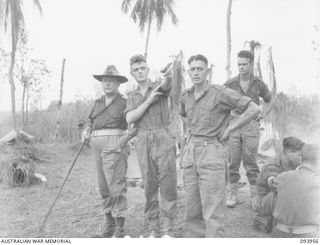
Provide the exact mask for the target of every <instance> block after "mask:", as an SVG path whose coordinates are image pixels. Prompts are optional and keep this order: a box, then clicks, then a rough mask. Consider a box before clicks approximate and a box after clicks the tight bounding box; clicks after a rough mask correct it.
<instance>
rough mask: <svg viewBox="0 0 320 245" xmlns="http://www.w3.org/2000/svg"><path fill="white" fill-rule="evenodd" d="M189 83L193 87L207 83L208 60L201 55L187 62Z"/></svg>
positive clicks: (194, 56) (192, 57)
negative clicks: (190, 82)
mask: <svg viewBox="0 0 320 245" xmlns="http://www.w3.org/2000/svg"><path fill="white" fill-rule="evenodd" d="M188 64H189V70H188V73H189V75H190V78H191V81H192V83H193V84H194V85H198V84H202V83H204V82H206V81H207V76H208V74H209V73H210V69H208V59H207V58H206V57H205V56H203V55H202V54H197V55H193V56H191V57H190V58H189V60H188Z"/></svg>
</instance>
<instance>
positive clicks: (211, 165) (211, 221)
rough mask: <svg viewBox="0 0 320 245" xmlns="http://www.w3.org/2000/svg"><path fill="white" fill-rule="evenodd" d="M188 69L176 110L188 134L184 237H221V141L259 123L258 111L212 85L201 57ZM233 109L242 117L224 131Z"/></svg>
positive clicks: (223, 184) (223, 190)
mask: <svg viewBox="0 0 320 245" xmlns="http://www.w3.org/2000/svg"><path fill="white" fill-rule="evenodd" d="M188 64H189V70H188V72H189V75H190V77H191V80H192V83H193V86H192V87H191V88H189V89H187V90H185V91H184V92H183V93H182V98H181V108H180V114H181V116H182V117H183V118H185V119H184V120H185V121H186V122H187V126H188V130H189V135H188V140H187V144H186V146H185V147H184V150H183V155H182V161H181V162H182V166H183V168H184V187H185V192H186V196H185V209H186V210H185V220H186V224H185V227H184V237H223V236H224V228H223V220H224V217H225V212H226V186H227V167H228V166H227V155H226V152H225V149H224V148H225V147H224V141H225V140H226V139H227V138H228V136H229V135H230V133H231V132H232V131H234V130H237V129H239V128H241V127H243V126H244V125H246V124H247V123H248V122H249V121H250V120H252V119H254V118H255V117H257V116H258V114H259V112H260V109H259V107H258V106H257V105H256V104H255V103H253V102H252V101H251V99H250V98H248V97H246V96H241V95H240V94H239V93H237V92H236V91H234V90H232V89H229V88H226V87H223V86H219V85H211V84H210V83H209V82H208V80H207V76H208V74H209V72H210V69H208V60H207V58H206V57H204V56H203V55H200V54H199V55H194V56H191V57H190V59H189V60H188ZM234 109H237V110H238V111H240V112H241V113H242V114H241V116H240V117H239V118H238V119H237V120H235V121H234V122H233V123H232V124H230V125H229V126H227V125H228V122H229V116H230V112H231V110H234Z"/></svg>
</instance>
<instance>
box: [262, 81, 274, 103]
mask: <svg viewBox="0 0 320 245" xmlns="http://www.w3.org/2000/svg"><path fill="white" fill-rule="evenodd" d="M259 96H260V97H261V98H262V99H263V101H264V102H265V103H269V102H270V101H271V98H272V95H271V93H270V91H269V89H268V86H267V85H266V84H265V83H264V82H261V84H260V94H259Z"/></svg>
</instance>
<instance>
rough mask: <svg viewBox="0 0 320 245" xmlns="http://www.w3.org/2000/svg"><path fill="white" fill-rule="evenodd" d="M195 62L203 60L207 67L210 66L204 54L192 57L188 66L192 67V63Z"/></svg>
mask: <svg viewBox="0 0 320 245" xmlns="http://www.w3.org/2000/svg"><path fill="white" fill-rule="evenodd" d="M194 60H201V61H203V62H204V63H205V64H206V65H208V59H207V58H206V57H205V56H204V55H202V54H197V55H192V56H191V57H190V58H189V60H188V64H189V65H190V63H191V62H192V61H194Z"/></svg>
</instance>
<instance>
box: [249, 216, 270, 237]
mask: <svg viewBox="0 0 320 245" xmlns="http://www.w3.org/2000/svg"><path fill="white" fill-rule="evenodd" d="M273 225H274V224H273V217H272V216H263V215H257V216H255V217H254V218H253V229H254V230H256V231H260V232H263V233H270V232H272V229H273Z"/></svg>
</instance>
